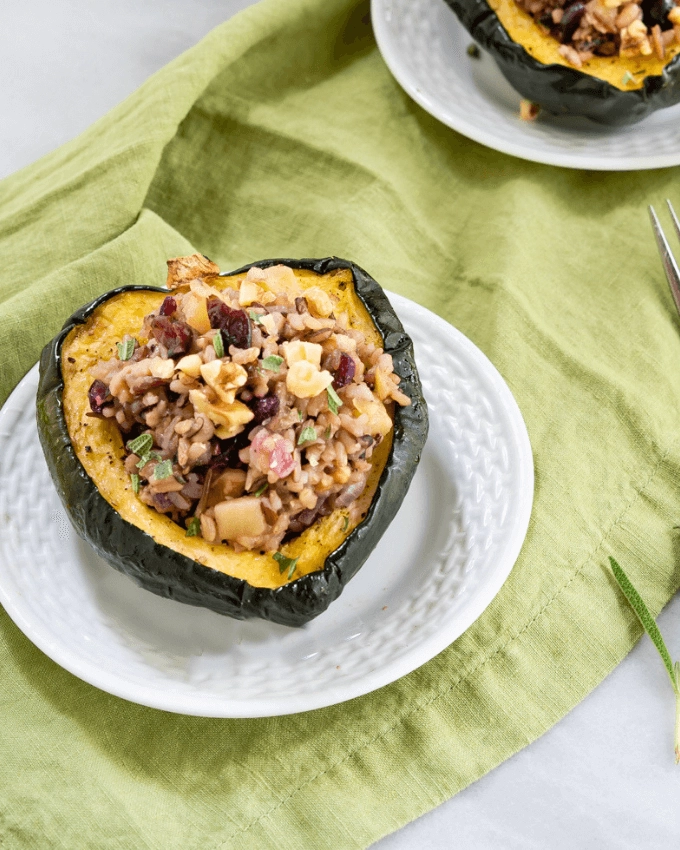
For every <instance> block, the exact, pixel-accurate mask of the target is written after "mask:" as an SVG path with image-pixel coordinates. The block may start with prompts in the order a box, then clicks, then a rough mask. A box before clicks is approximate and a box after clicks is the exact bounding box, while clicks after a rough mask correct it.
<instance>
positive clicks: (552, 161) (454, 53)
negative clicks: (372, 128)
mask: <svg viewBox="0 0 680 850" xmlns="http://www.w3.org/2000/svg"><path fill="white" fill-rule="evenodd" d="M371 16H372V21H373V28H374V30H375V36H376V39H377V42H378V47H379V48H380V52H381V53H382V55H383V58H384V60H385V62H386V63H387V66H388V67H389V69H390V70H391V72H392V73H393V74H394V76H395V78H396V79H397V81H398V82H399V84H400V85H401V86H402V87H403V88H404V90H405V91H406V92H407V93H408V94H409V95H410V96H411V97H412V98H413V99H414V100H415V101H416V102H417V103H419V104H420V105H421V106H422V107H423V109H426V110H427V111H428V112H429V113H430V114H431V115H434V117H435V118H438V119H439V120H440V121H442V122H443V123H444V124H447V125H448V126H449V127H452V128H453V129H454V130H457V131H458V132H459V133H462V134H463V135H464V136H468V138H470V139H474V140H475V141H477V142H481V144H483V145H486V146H487V147H490V148H494V149H495V150H499V151H502V152H503V153H509V154H512V155H513V156H518V157H521V158H522V159H529V160H533V161H534V162H545V163H548V164H549V165H562V166H566V167H569V168H584V169H591V170H597V171H600V170H601V171H631V170H639V169H645V168H661V167H663V166H668V165H677V164H678V163H680V104H679V105H677V106H672V107H670V108H669V109H662V110H659V111H658V112H654V113H653V114H652V115H650V116H649V117H648V118H646V119H645V120H644V121H641V122H640V123H639V124H634V125H633V126H631V127H624V128H617V129H607V128H604V127H601V126H599V125H597V124H595V123H593V122H591V121H589V120H588V119H586V118H570V117H559V118H557V117H552V116H550V115H547V114H546V113H542V114H541V116H540V117H539V119H538V120H537V121H533V122H527V121H521V120H520V118H519V102H520V96H519V95H518V94H517V92H516V91H515V90H514V89H513V88H512V87H511V86H510V84H509V83H508V82H507V80H506V79H505V77H503V75H502V74H501V72H500V71H499V70H498V68H497V67H496V64H495V62H494V61H493V59H492V58H491V57H490V56H488V55H487V54H485V53H482V55H481V58H480V59H478V60H475V59H471V58H470V57H469V56H468V55H467V53H466V49H467V47H468V45H469V44H470V43H471V38H470V36H469V34H468V33H467V31H466V30H465V29H464V28H463V27H462V26H461V24H460V23H459V22H458V19H457V18H456V16H455V14H454V13H453V12H452V11H451V9H450V8H449V7H448V6H447V5H446V3H445V2H444V0H371Z"/></svg>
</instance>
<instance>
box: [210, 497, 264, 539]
mask: <svg viewBox="0 0 680 850" xmlns="http://www.w3.org/2000/svg"><path fill="white" fill-rule="evenodd" d="M214 511H215V522H216V523H217V537H218V539H219V540H235V539H236V538H237V537H259V536H260V535H261V534H264V532H265V530H266V528H267V523H266V521H265V518H264V514H263V513H262V506H261V505H260V500H259V499H256V498H255V497H254V496H243V497H242V498H240V499H228V500H227V501H225V502H219V503H218V504H217V505H215V508H214Z"/></svg>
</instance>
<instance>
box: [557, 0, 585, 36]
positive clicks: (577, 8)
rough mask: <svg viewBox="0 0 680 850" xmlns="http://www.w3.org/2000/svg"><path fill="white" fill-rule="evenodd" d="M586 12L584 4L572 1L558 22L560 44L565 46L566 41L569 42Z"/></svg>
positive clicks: (577, 0) (575, 0)
mask: <svg viewBox="0 0 680 850" xmlns="http://www.w3.org/2000/svg"><path fill="white" fill-rule="evenodd" d="M585 11H586V4H585V3H583V2H581V0H574V2H573V3H570V4H569V5H568V6H567V7H566V8H565V10H564V14H563V15H562V19H561V20H560V22H559V24H558V27H559V31H560V41H561V42H562V44H566V43H567V42H568V41H571V39H572V36H573V35H574V33H575V32H576V30H577V29H578V27H579V24H580V23H581V18H582V17H583V15H584V13H585Z"/></svg>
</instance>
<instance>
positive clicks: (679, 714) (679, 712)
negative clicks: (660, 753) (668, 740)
mask: <svg viewBox="0 0 680 850" xmlns="http://www.w3.org/2000/svg"><path fill="white" fill-rule="evenodd" d="M675 676H676V679H677V680H678V681H680V662H678V661H676V662H675ZM675 763H676V764H680V693H678V691H676V692H675Z"/></svg>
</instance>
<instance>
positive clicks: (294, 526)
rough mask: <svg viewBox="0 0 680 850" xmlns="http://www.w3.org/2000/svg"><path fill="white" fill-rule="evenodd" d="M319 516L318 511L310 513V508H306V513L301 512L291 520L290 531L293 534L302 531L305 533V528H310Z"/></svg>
mask: <svg viewBox="0 0 680 850" xmlns="http://www.w3.org/2000/svg"><path fill="white" fill-rule="evenodd" d="M317 515H318V511H317V510H316V509H314V510H312V511H310V510H309V508H306V509H305V510H304V511H300V513H299V514H296V515H295V516H294V517H292V518H291V521H290V525H289V526H288V531H289V532H292V533H293V534H299V533H300V532H301V531H304V530H305V528H309V526H310V525H311V524H312V523H313V522H314V520H315V519H316V518H317Z"/></svg>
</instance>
